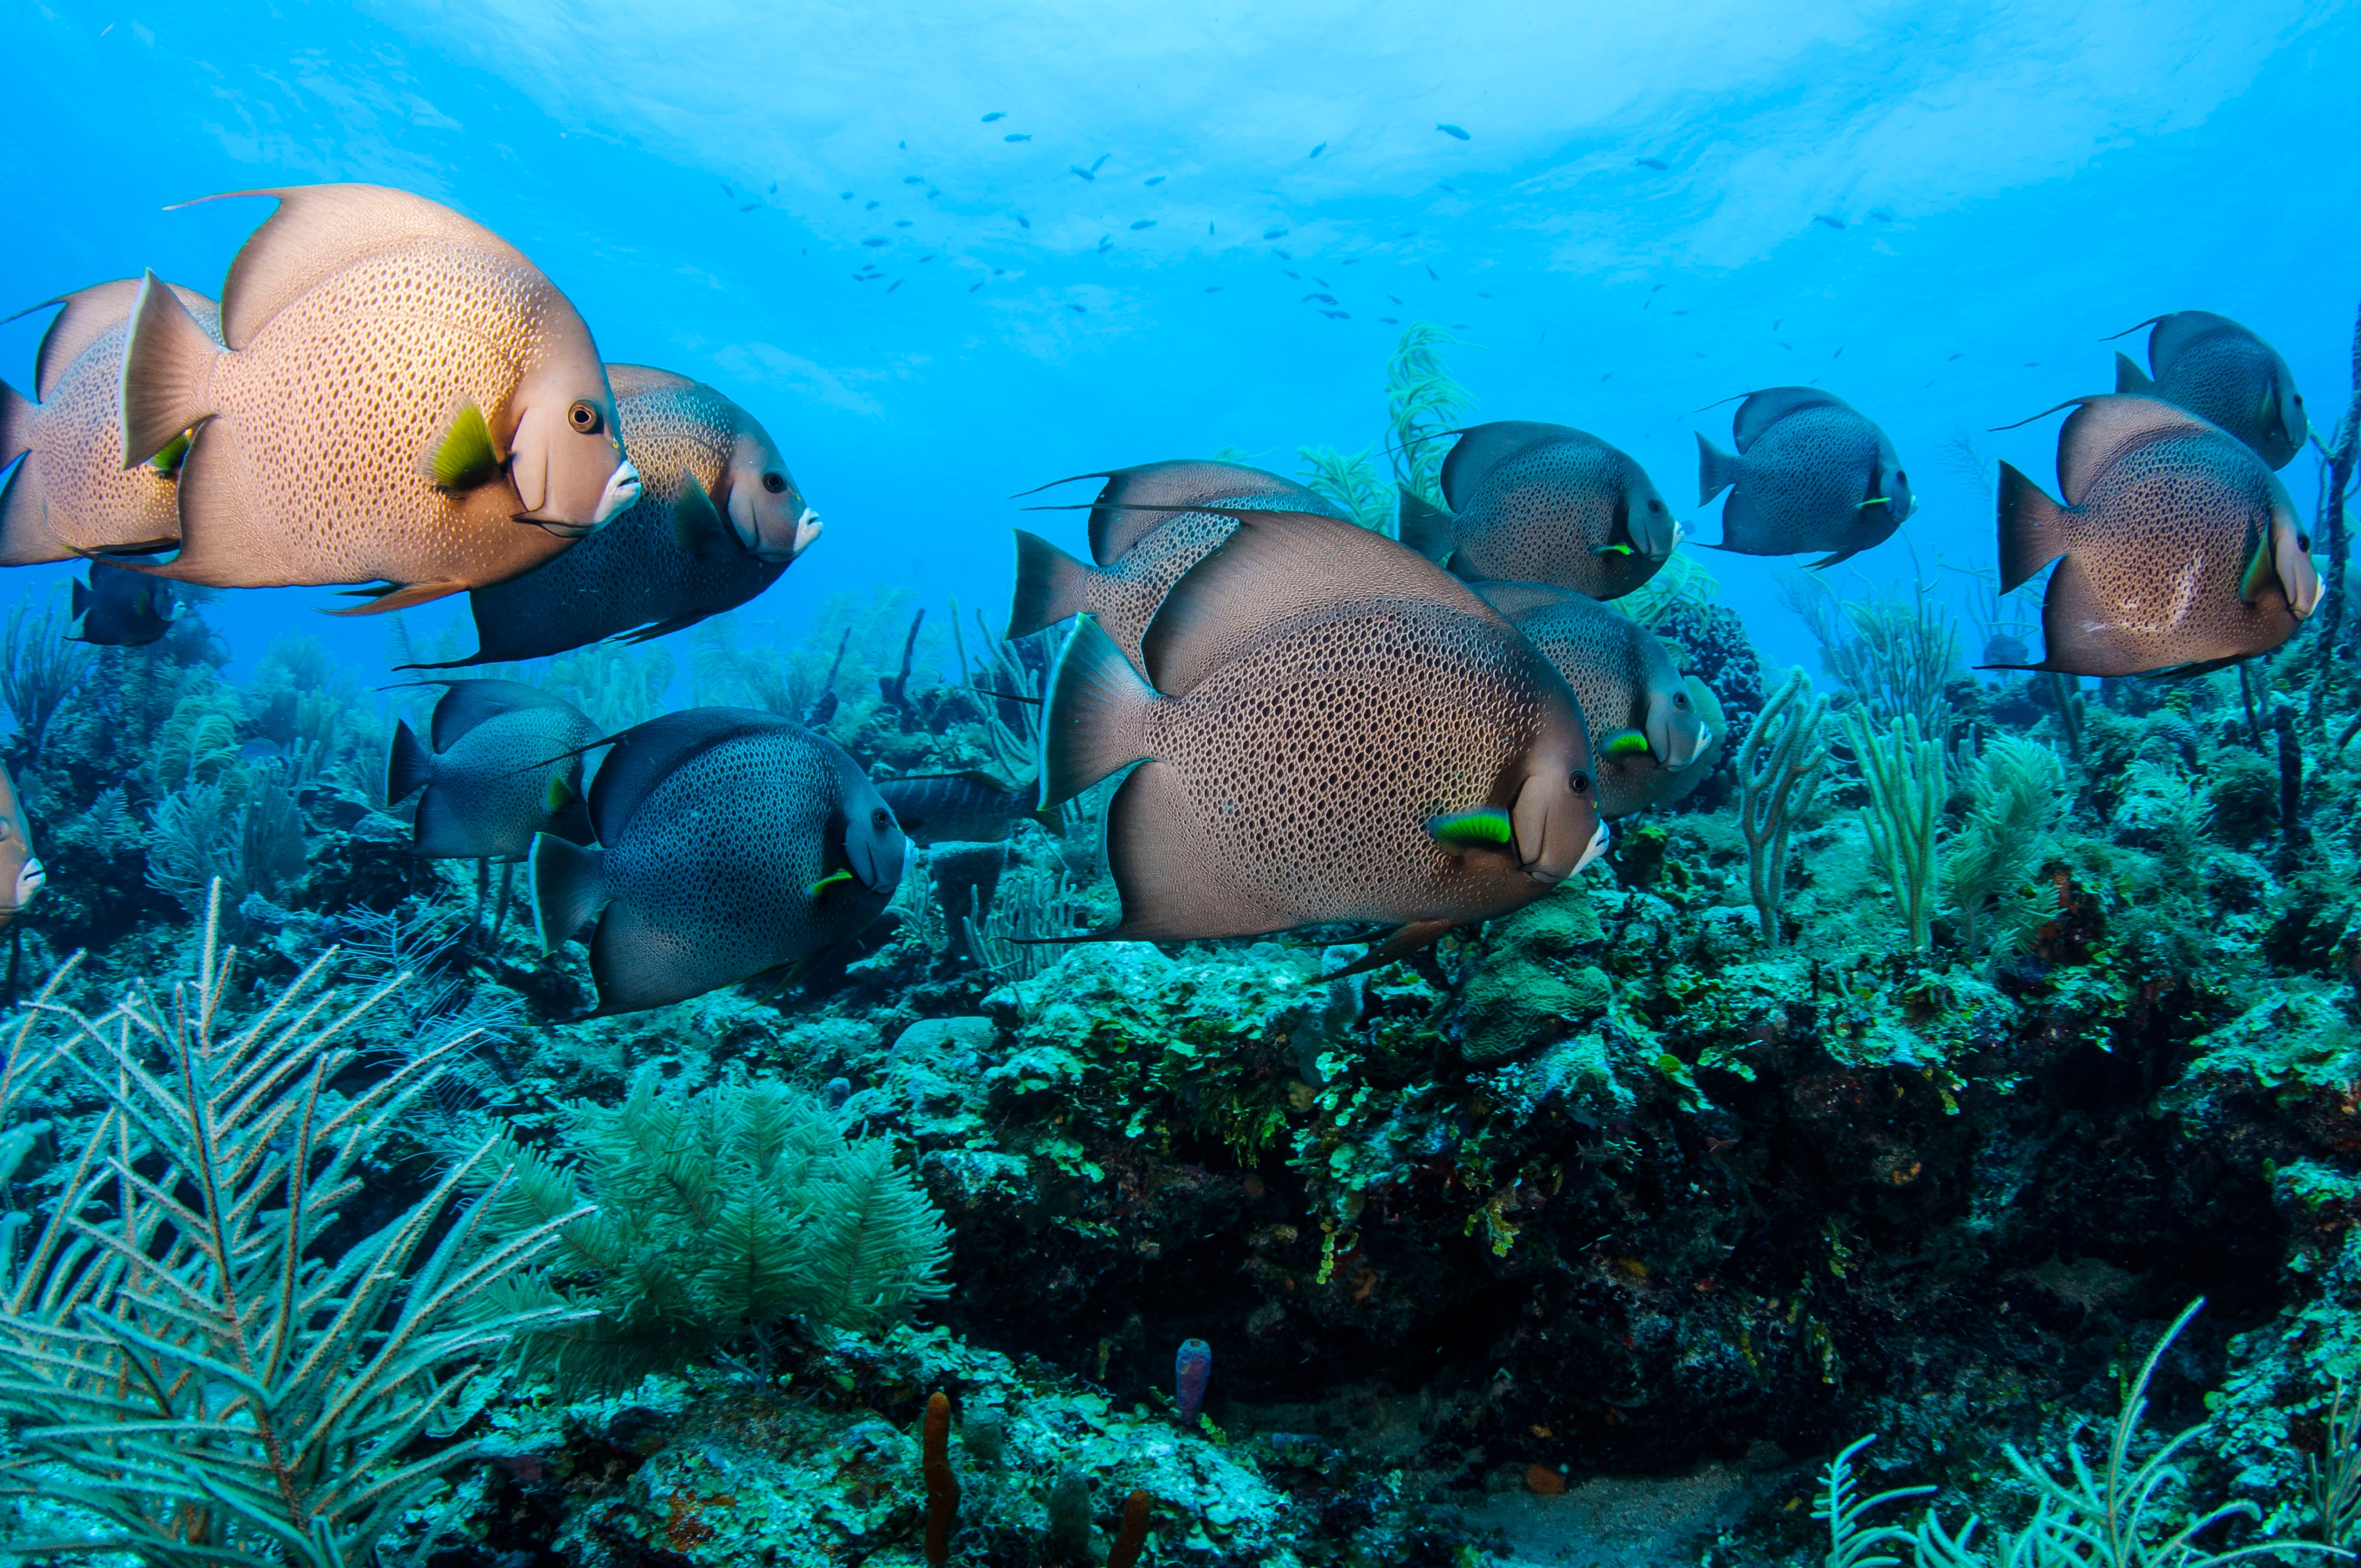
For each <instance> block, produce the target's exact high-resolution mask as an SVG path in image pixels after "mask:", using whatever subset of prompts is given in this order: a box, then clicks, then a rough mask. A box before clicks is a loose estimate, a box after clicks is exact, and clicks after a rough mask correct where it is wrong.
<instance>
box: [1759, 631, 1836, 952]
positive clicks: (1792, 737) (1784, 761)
mask: <svg viewBox="0 0 2361 1568" xmlns="http://www.w3.org/2000/svg"><path fill="white" fill-rule="evenodd" d="M1810 687H1811V678H1810V677H1809V676H1807V675H1806V674H1804V672H1803V671H1801V670H1790V671H1788V672H1787V678H1786V679H1785V680H1784V681H1782V682H1780V683H1779V689H1778V690H1777V691H1775V692H1773V694H1772V695H1771V699H1770V700H1769V701H1768V702H1766V703H1764V704H1763V711H1762V712H1761V713H1759V714H1757V715H1756V716H1755V719H1754V727H1753V728H1752V729H1749V730H1748V731H1747V732H1746V744H1745V745H1743V746H1741V747H1740V748H1739V751H1738V783H1739V792H1740V793H1739V825H1740V827H1741V829H1742V830H1743V831H1744V833H1745V835H1746V877H1747V889H1748V891H1749V893H1750V894H1752V897H1753V900H1754V913H1755V916H1756V917H1757V918H1758V919H1760V920H1761V921H1762V923H1763V943H1764V945H1765V946H1768V947H1773V948H1775V947H1777V946H1779V945H1780V942H1781V940H1782V938H1781V935H1780V931H1779V906H1780V905H1781V904H1783V903H1784V901H1785V898H1786V889H1787V840H1788V837H1789V835H1790V834H1791V833H1793V832H1794V830H1795V819H1796V818H1797V817H1801V816H1802V815H1803V814H1804V813H1805V812H1806V811H1808V810H1810V809H1811V806H1812V801H1813V799H1814V797H1815V796H1817V795H1818V794H1819V789H1820V774H1821V772H1822V771H1823V770H1824V769H1825V768H1826V767H1827V766H1828V748H1827V747H1826V746H1825V745H1823V744H1822V743H1821V741H1820V721H1821V720H1822V719H1824V718H1827V717H1828V698H1827V697H1825V696H1810V697H1809V699H1808V700H1806V695H1807V694H1808V693H1809V691H1810Z"/></svg>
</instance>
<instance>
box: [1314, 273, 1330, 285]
mask: <svg viewBox="0 0 2361 1568" xmlns="http://www.w3.org/2000/svg"><path fill="white" fill-rule="evenodd" d="M1312 281H1313V282H1314V283H1317V284H1319V285H1320V286H1321V287H1322V288H1323V289H1330V288H1334V286H1335V285H1334V284H1332V283H1330V282H1329V281H1328V280H1327V279H1325V278H1323V277H1320V276H1319V275H1317V274H1316V273H1315V274H1314V275H1313V277H1312Z"/></svg>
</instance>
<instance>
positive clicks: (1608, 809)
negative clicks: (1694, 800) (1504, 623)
mask: <svg viewBox="0 0 2361 1568" xmlns="http://www.w3.org/2000/svg"><path fill="white" fill-rule="evenodd" d="M1470 587H1473V588H1474V589H1475V590H1476V592H1477V595H1478V596H1480V597H1481V598H1483V599H1484V601H1485V602H1486V603H1487V604H1489V605H1490V606H1492V608H1493V609H1497V610H1499V612H1500V613H1501V614H1502V615H1504V616H1506V617H1508V619H1509V623H1510V625H1512V626H1514V627H1515V628H1516V629H1517V630H1519V631H1521V632H1522V633H1524V635H1525V639H1526V641H1530V642H1531V643H1532V645H1533V646H1534V647H1536V648H1538V649H1540V650H1541V652H1542V656H1543V658H1546V659H1547V660H1548V661H1549V662H1550V663H1551V664H1552V665H1554V666H1555V668H1556V670H1557V672H1558V674H1561V675H1564V676H1565V682H1566V685H1569V686H1571V687H1573V688H1574V695H1575V698H1576V701H1577V702H1579V703H1580V704H1581V705H1582V717H1583V721H1584V723H1585V724H1586V725H1587V727H1588V729H1589V731H1590V740H1591V746H1592V750H1593V751H1594V752H1595V753H1596V754H1597V755H1598V814H1599V815H1600V816H1601V817H1625V816H1629V815H1630V814H1631V813H1632V812H1634V811H1639V810H1642V809H1643V808H1644V807H1647V806H1655V805H1659V804H1661V803H1662V800H1663V799H1664V796H1665V795H1666V794H1667V793H1668V791H1669V789H1670V786H1671V785H1672V784H1674V783H1675V781H1677V780H1678V779H1679V776H1680V774H1681V773H1683V772H1684V771H1685V770H1686V769H1688V768H1690V767H1692V766H1694V765H1695V764H1696V762H1697V760H1698V758H1699V756H1700V754H1701V753H1702V752H1703V751H1705V750H1706V749H1707V748H1708V746H1710V745H1711V743H1712V740H1713V734H1712V731H1711V729H1710V728H1709V727H1708V725H1707V723H1706V721H1705V717H1704V715H1703V714H1702V713H1700V712H1699V711H1698V708H1697V701H1696V699H1695V697H1694V696H1692V695H1691V692H1690V687H1689V683H1688V682H1686V681H1685V680H1684V679H1683V678H1682V676H1681V673H1680V672H1679V671H1678V670H1676V669H1675V668H1674V667H1673V660H1672V655H1671V654H1669V653H1667V652H1665V651H1664V643H1663V642H1661V641H1658V640H1657V638H1656V634H1655V633H1654V632H1653V631H1650V630H1648V629H1647V628H1646V627H1644V626H1642V625H1641V624H1640V623H1639V622H1638V621H1636V620H1632V619H1631V617H1630V616H1628V615H1625V614H1623V613H1622V612H1621V611H1620V610H1616V609H1609V608H1608V607H1607V606H1605V605H1603V604H1600V603H1599V602H1598V600H1596V599H1593V598H1588V597H1587V596H1586V595H1583V594H1579V593H1576V592H1575V591H1574V590H1572V589H1570V588H1560V587H1551V586H1549V585H1546V584H1541V583H1475V584H1471V585H1470Z"/></svg>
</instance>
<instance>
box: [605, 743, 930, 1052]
mask: <svg viewBox="0 0 2361 1568" xmlns="http://www.w3.org/2000/svg"><path fill="white" fill-rule="evenodd" d="M845 804H846V802H845V788H844V777H843V774H842V773H840V770H839V768H838V767H837V766H836V764H835V762H834V760H833V759H832V758H831V757H830V756H829V752H828V750H827V743H826V742H825V741H822V740H819V739H818V738H817V737H815V736H813V735H811V734H810V733H809V732H808V731H805V730H801V729H782V730H777V731H769V732H763V733H759V734H753V735H747V736H741V737H740V738H738V739H735V740H725V741H722V742H720V743H719V744H717V745H714V746H710V747H708V748H707V749H706V750H704V751H700V752H698V753H697V754H696V755H695V756H694V757H692V758H690V759H689V760H688V761H686V762H684V763H682V764H681V765H680V766H679V767H678V768H675V770H673V772H672V773H668V774H667V775H665V776H664V778H663V779H662V780H660V781H658V782H657V783H656V784H654V785H653V787H651V788H650V789H649V791H648V792H647V795H645V797H644V798H643V799H642V801H641V802H640V805H639V807H638V809H637V810H635V811H633V812H632V814H631V820H630V821H628V822H626V823H625V824H624V825H623V828H622V829H621V831H620V832H619V833H618V834H617V835H616V836H615V839H614V841H613V842H611V843H609V844H608V845H607V850H606V872H607V885H608V889H609V894H611V896H612V899H613V905H610V907H609V913H608V915H607V916H606V917H605V918H606V920H608V921H613V920H614V919H615V917H616V915H617V913H618V912H619V910H620V909H626V908H627V909H628V911H629V915H630V916H631V917H630V918H627V920H626V921H625V922H624V925H625V926H626V927H628V929H629V930H630V932H631V938H630V948H629V950H628V951H619V950H614V949H612V948H609V946H608V945H607V944H608V940H609V938H608V934H607V932H606V930H605V928H604V926H603V925H602V927H601V930H600V932H599V937H598V939H597V940H596V941H595V942H594V946H593V952H594V955H595V956H596V957H597V958H598V960H599V961H598V967H597V978H598V996H599V1001H600V1003H601V1004H602V1005H603V1006H605V1007H607V1008H608V1009H609V1010H610V1011H624V1010H628V1009H630V1008H632V1007H640V1006H656V1005H661V1004H662V1003H664V1002H671V1001H677V1000H680V999H681V998H684V997H689V996H695V995H697V994H698V993H699V992H706V991H710V990H712V989H713V988H714V987H716V986H719V985H728V984H731V983H733V982H735V981H741V980H745V979H747V978H748V977H750V976H752V975H756V974H760V973H762V972H763V971H764V970H771V969H775V968H776V967H778V966H779V965H781V964H785V963H791V962H793V961H795V960H796V959H800V958H802V957H804V956H806V955H807V954H809V953H814V952H817V951H818V950H820V949H821V948H826V947H829V946H831V945H832V944H834V943H837V942H840V941H842V940H843V939H844V938H848V937H851V936H852V935H854V934H855V933H856V932H858V931H859V930H860V929H861V928H862V927H864V926H866V925H868V924H869V922H870V921H872V920H873V919H875V918H876V917H877V915H878V913H879V912H880V911H882V910H883V909H884V907H885V900H886V897H887V896H888V895H889V894H890V891H891V890H890V889H889V890H888V893H887V894H877V893H873V892H871V891H870V890H869V889H867V888H865V887H862V885H860V883H858V882H840V883H836V884H835V885H833V886H831V887H829V888H827V889H826V890H824V891H823V892H821V893H820V894H818V895H817V896H815V895H814V894H811V893H810V892H809V891H808V890H809V889H810V888H811V887H812V885H813V884H814V883H818V881H819V880H820V879H821V878H822V877H825V876H827V875H828V874H829V871H830V869H831V866H830V863H829V860H830V855H831V852H832V849H831V846H832V844H833V842H834V839H835V837H836V836H835V835H834V833H833V832H831V831H830V824H831V823H832V822H834V821H837V820H840V818H841V816H842V813H843V811H844V809H845ZM648 997H653V998H655V999H656V1000H654V1001H648V1000H644V998H648Z"/></svg>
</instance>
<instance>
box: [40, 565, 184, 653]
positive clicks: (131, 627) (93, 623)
mask: <svg viewBox="0 0 2361 1568" xmlns="http://www.w3.org/2000/svg"><path fill="white" fill-rule="evenodd" d="M70 613H71V615H72V617H73V624H72V625H71V626H70V627H69V628H68V629H67V630H66V636H67V637H68V638H69V639H70V640H71V641H76V642H88V643H91V644H93V645H94V646H97V647H102V648H144V647H146V646H147V645H148V643H150V642H153V641H157V640H158V639H159V638H161V637H162V636H163V635H164V633H166V632H168V631H170V630H172V623H173V622H174V621H176V620H180V619H181V616H183V615H185V614H187V613H188V606H187V605H186V604H185V603H183V602H182V601H181V597H180V590H177V589H176V588H174V587H173V586H172V585H171V584H170V583H165V582H159V581H158V580H157V579H155V578H153V577H148V576H141V575H140V574H139V573H137V572H126V571H125V570H124V569H123V568H122V567H120V566H115V565H109V564H108V563H106V562H104V561H93V562H92V563H91V564H90V580H89V581H88V582H87V583H84V582H83V581H82V580H81V579H80V578H76V579H75V580H74V584H73V592H72V598H71V607H70Z"/></svg>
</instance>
